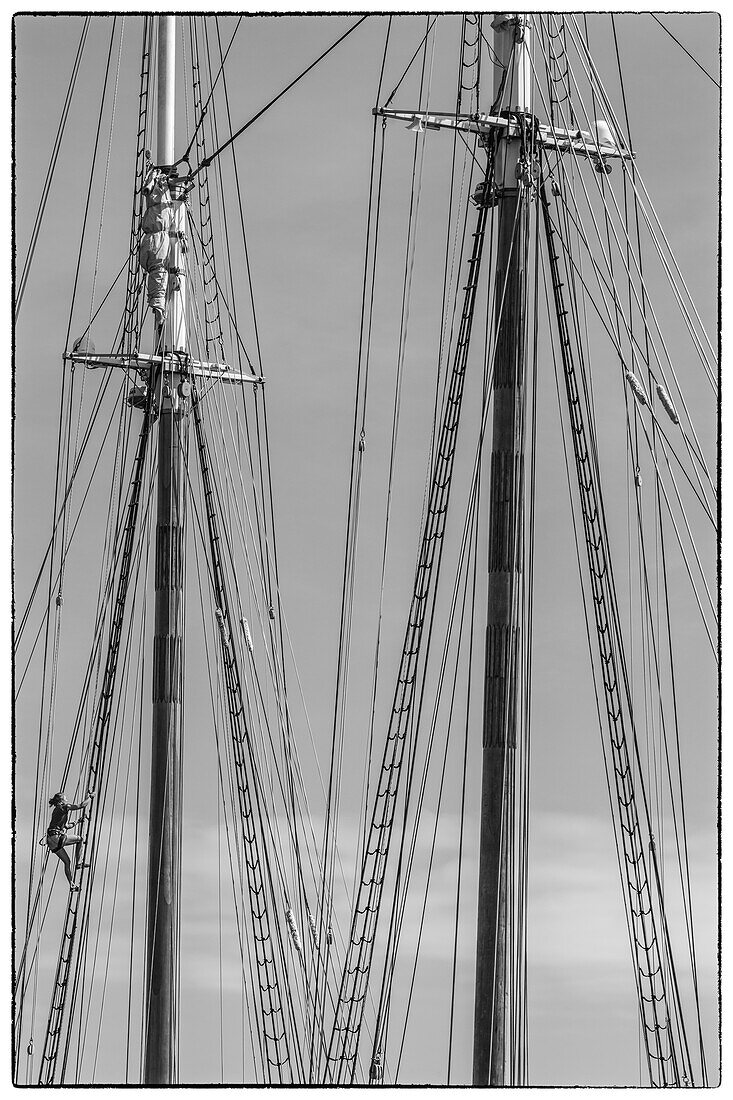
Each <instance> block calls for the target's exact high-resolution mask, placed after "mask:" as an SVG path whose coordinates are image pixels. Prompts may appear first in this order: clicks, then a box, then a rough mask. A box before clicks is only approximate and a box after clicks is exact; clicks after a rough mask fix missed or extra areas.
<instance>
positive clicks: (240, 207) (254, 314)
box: [204, 21, 262, 374]
mask: <svg viewBox="0 0 733 1100" xmlns="http://www.w3.org/2000/svg"><path fill="white" fill-rule="evenodd" d="M204 25H206V24H204ZM216 37H217V43H218V46H219V56H220V57H221V56H222V49H221V38H220V35H219V23H218V21H217V24H216ZM223 89H224V104H225V107H226V117H227V125H228V126H229V130H230V131H231V129H232V115H231V110H230V107H229V89H228V87H227V79H226V72H224V79H223ZM232 167H233V170H234V183H235V188H236V192H237V206H238V210H239V224H240V228H241V232H242V245H243V248H244V259H245V266H246V269H247V286H248V289H249V300H250V308H251V311H252V327H253V330H254V339H255V347H256V348H257V365H258V369H259V372H260V374H262V348H261V345H260V330H259V321H258V317H257V309H256V307H255V297H254V284H253V280H252V266H251V263H250V256H249V245H248V241H247V232H246V228H245V221H244V208H243V205H242V192H241V186H240V182H239V162H238V159H237V152H236V149H234V148H232ZM218 169H219V177H220V180H221V165H219V166H218ZM226 225H227V222H226V219H225V221H224V226H225V229H226ZM227 255H228V256H229V253H227ZM229 264H230V280H233V276H232V273H231V258H230V257H229ZM235 323H236V322H235Z"/></svg>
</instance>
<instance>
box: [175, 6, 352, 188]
mask: <svg viewBox="0 0 733 1100" xmlns="http://www.w3.org/2000/svg"><path fill="white" fill-rule="evenodd" d="M368 18H369V16H368V15H362V17H361V19H358V20H357V21H356V23H354V24H353V26H351V27H349V29H348V30H347V31H345V32H344V34H342V35H341V36H340V37H339V38H337V39H336V41H335V42H334V43H333V44H332V45H330V46H329V47H328V49H327V50H324V52H323V53H322V54H321V55H320V56H319V57H317V58H316V60H315V61H313V62H311V64H310V65H309V66H308V68H307V69H304V70H303V72H302V73H300V74H299V75H298V76H296V77H295V79H294V80H291V82H290V83H289V84H288V85H287V87H285V88H283V90H282V91H281V92H278V94H277V95H276V96H275V97H274V98H273V99H271V100H270V101H269V103H266V104H265V106H264V107H262V108H260V110H259V111H258V112H257V113H256V114H255V115H253V116H252V118H250V119H249V120H248V121H247V122H245V124H244V125H243V126H240V128H239V129H238V130H237V131H236V133H234V134H232V136H231V137H230V138H228V139H227V141H225V142H224V144H223V145H221V146H220V147H219V148H218V149H217V150H216V151H215V152H213V153H211V154H210V155H209V156H208V157H204V159H203V160H202V161H201V163H200V164H199V166H198V167H197V168H195V169H194V170H193V172H192V173H191V175H190V178H191V179H194V178H195V177H196V176H197V175H198V174H199V172H201V171H202V169H204V168H208V166H209V165H210V164H211V163H212V161H214V160H216V158H217V157H219V156H221V154H222V153H223V152H224V150H225V149H228V148H229V146H230V145H231V144H232V143H233V142H234V141H236V139H237V138H238V137H240V135H241V134H243V133H244V131H245V130H247V129H248V128H249V127H250V126H252V124H253V123H255V122H256V121H257V119H258V118H261V117H262V115H264V113H265V111H269V109H270V107H272V106H273V105H274V104H275V103H277V101H278V100H279V99H282V97H283V96H284V95H285V94H286V93H287V92H289V91H290V89H291V88H293V87H294V86H295V85H296V84H297V83H298V81H299V80H302V79H303V77H304V76H307V75H308V73H309V72H310V71H311V69H314V68H315V67H316V65H318V64H319V63H320V62H321V61H323V59H324V57H327V56H328V54H330V53H331V51H332V50H335V49H336V47H337V46H339V45H340V44H341V43H342V42H343V41H344V39H345V38H348V36H349V35H350V34H351V33H352V31H355V30H356V28H357V27H358V26H360V24H362V23H363V22H364V20H365V19H368Z"/></svg>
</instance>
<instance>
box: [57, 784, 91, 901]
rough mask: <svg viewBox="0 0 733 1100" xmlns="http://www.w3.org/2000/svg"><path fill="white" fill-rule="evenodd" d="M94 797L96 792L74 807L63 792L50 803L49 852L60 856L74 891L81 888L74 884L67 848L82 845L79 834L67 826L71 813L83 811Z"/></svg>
mask: <svg viewBox="0 0 733 1100" xmlns="http://www.w3.org/2000/svg"><path fill="white" fill-rule="evenodd" d="M93 797H94V791H90V792H89V794H88V795H87V796H86V798H85V799H84V801H83V802H80V803H79V805H78V806H74V805H72V803H71V802H67V801H66V799H65V798H64V793H63V791H59V792H58V794H55V795H54V796H53V798H52V799H51V801H50V802H49V806H53V813H52V814H51V821H50V823H49V826H48V829H47V830H46V844H47V845H48V848H49V851H51V852H53V854H54V855H55V856H58V857H59V859H60V860H61V862H62V863H63V865H64V874H65V875H66V878H67V880H68V883H69V886H70V887H71V889H72V890H78V889H79V887H78V886H77V884H76V883H75V882H74V876H73V875H72V873H71V860H70V859H69V853H68V852H67V851H66V848H70V847H72V845H76V844H81V837H80V836H79V834H78V833H69V832H67V831H66V825H67V822H68V820H69V814H70V813H71V811H72V810H83V809H84V807H85V806H88V805H89V803H90V802H91V801H92V798H93Z"/></svg>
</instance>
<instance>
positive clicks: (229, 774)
mask: <svg viewBox="0 0 733 1100" xmlns="http://www.w3.org/2000/svg"><path fill="white" fill-rule="evenodd" d="M199 536H200V539H201V550H202V552H203V554H204V558H205V562H204V564H205V565H206V568H207V570H208V561H207V560H206V552H205V543H204V540H203V534H202V532H201V531H199ZM194 552H195V556H196V579H197V582H198V583H197V588H198V594H199V604H200V608H201V621H202V623H203V624H204V630H203V640H204V648H205V654H206V659H205V662H204V667H205V668H206V669H207V670H208V684H209V696H210V701H211V710H212V718H213V723H212V724H213V730H212V732H213V736H214V747H215V749H216V761H217V775H218V784H219V790H220V793H221V799H222V802H223V805H224V816H225V827H226V836H227V847H228V854H229V864H230V870H231V872H232V900H233V904H234V912H235V918H236V924H237V937H238V942H239V953H240V960H241V966H242V974H244V967H245V943H246V947H247V956H248V964H249V967H250V974H251V975H254V971H253V970H252V959H251V944H250V937H249V936H247V935H246V930H245V929H244V921H245V916H244V912H243V911H240V905H239V903H238V898H237V892H236V889H235V883H234V878H235V875H234V864H235V859H236V866H237V870H238V874H239V879H238V882H239V888H240V890H241V891H242V894H243V893H244V890H245V880H244V870H243V867H242V855H241V842H240V839H239V834H238V832H237V828H238V820H239V817H238V811H237V809H236V808H235V801H236V796H235V794H234V790H235V784H236V780H235V778H234V775H233V767H234V765H233V763H232V760H231V753H230V751H229V750H230V746H229V742H228V740H226V739H225V740H224V744H223V751H224V765H223V764H222V745H221V743H220V736H219V730H220V726H221V724H223V722H224V716H223V700H222V699H221V695H220V694H219V693H217V696H216V699H215V692H214V682H213V680H214V676H213V673H212V669H215V671H216V675H217V676H220V675H221V661H220V656H219V653H218V648H217V647H216V645H213V654H212V652H211V650H210V638H209V634H210V631H209V630H207V629H206V626H207V622H208V623H209V625H210V626H213V624H212V623H210V620H209V619H207V616H206V614H205V612H204V597H203V585H202V582H201V561H200V557H199V542H198V540H196V539H194ZM212 618H213V616H212ZM213 633H216V628H215V627H214V629H213ZM217 701H218V703H219V708H220V709H219V713H218V714H217ZM225 771H226V777H225ZM225 780H228V787H227V785H226V781H225ZM227 794H228V795H229V798H230V799H231V806H230V814H231V826H230V824H229V820H228V818H227V802H226V797H227ZM232 831H233V832H234V834H235V835H234V840H233V841H232V837H231V832H232ZM232 849H233V850H232ZM255 981H256V978H255V977H253V984H254V982H255ZM245 1006H246V1012H247V1017H248V1021H249V1027H250V1041H251V1044H252V1050H253V1051H254V1036H253V1023H252V1017H251V1010H250V1004H249V1001H248V1000H246V999H245ZM244 1011H245V1008H244V1007H243V1015H244ZM260 1055H261V1058H262V1062H263V1063H264V1057H263V1056H262V1050H261V1049H260ZM262 1074H264V1069H263V1070H262ZM243 1080H244V1075H243Z"/></svg>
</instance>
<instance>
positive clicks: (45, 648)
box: [39, 17, 116, 753]
mask: <svg viewBox="0 0 733 1100" xmlns="http://www.w3.org/2000/svg"><path fill="white" fill-rule="evenodd" d="M115 23H116V17H115V19H114V20H113V25H112V34H111V36H110V43H109V52H108V56H107V66H106V70H105V76H104V85H103V91H102V105H101V106H100V113H99V118H98V122H97V132H96V137H95V144H94V154H93V157H92V165H91V171H90V177H89V187H88V190H87V199H86V205H85V210H84V218H83V225H82V238H81V243H80V248H79V254H78V257H77V266H76V275H75V279H74V288H73V291H72V299H71V306H70V312H69V322H68V327H67V334H66V341H65V346H66V347H68V341H69V331H70V329H71V314H72V312H73V306H74V301H75V297H76V290H77V286H78V278H79V271H80V266H81V244H82V243H83V239H84V232H85V229H86V222H87V215H88V212H89V202H90V197H91V189H92V179H93V172H94V165H95V163H96V155H97V148H98V143H99V137H100V133H101V123H102V108H103V105H104V100H105V96H106V89H107V80H108V76H109V66H110V61H111V56H112V44H113V41H114V30H115ZM64 391H65V387H64V386H62V399H63V395H64ZM72 401H73V385H72V393H71V396H70V399H69V419H68V431H69V432H70V430H71V403H72ZM61 440H62V425H61V422H60V424H59V437H58V453H57V466H56V477H55V488H54V514H55V513H56V509H57V504H58V493H59V479H60V475H61V465H62V463H61V449H62V443H61ZM66 480H67V484H68V444H67V451H66ZM55 526H56V525H54V528H55ZM63 530H64V527H63V525H62V536H61V546H62V560H63V542H64V540H63ZM51 545H52V550H53V545H54V543H53V538H52V544H51ZM52 574H53V565H52V567H51V570H50V571H49V590H48V604H49V606H50V602H51V593H52V591H53V589H52V587H51V580H52ZM59 618H60V614H57V619H59ZM49 628H50V617H49V616H48V615H47V616H46V627H45V639H44V661H43V672H42V678H41V692H40V698H41V710H40V715H39V721H40V723H41V726H42V724H43V699H44V696H45V690H46V672H47V654H48V636H49ZM51 733H52V731H51ZM40 736H41V735H40V730H39V753H40ZM48 752H50V746H49V745H48V743H47V753H48Z"/></svg>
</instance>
